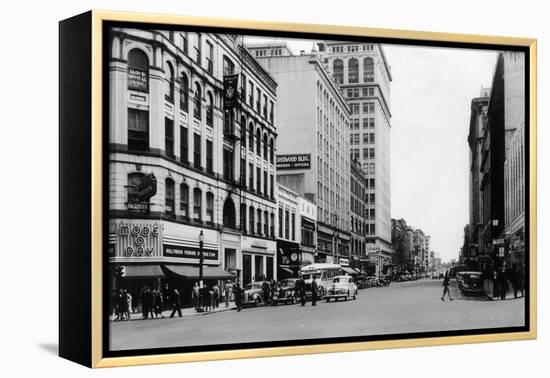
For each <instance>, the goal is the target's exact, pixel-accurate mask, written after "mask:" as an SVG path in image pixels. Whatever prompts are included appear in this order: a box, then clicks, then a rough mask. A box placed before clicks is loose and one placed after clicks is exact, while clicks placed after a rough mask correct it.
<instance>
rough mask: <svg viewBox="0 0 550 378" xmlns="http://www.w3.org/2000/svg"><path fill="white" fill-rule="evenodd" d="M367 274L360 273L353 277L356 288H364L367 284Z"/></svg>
mask: <svg viewBox="0 0 550 378" xmlns="http://www.w3.org/2000/svg"><path fill="white" fill-rule="evenodd" d="M368 278H369V277H368V276H367V275H364V274H363V275H360V276H357V277H355V284H356V285H357V288H358V289H365V288H367V287H369V286H368Z"/></svg>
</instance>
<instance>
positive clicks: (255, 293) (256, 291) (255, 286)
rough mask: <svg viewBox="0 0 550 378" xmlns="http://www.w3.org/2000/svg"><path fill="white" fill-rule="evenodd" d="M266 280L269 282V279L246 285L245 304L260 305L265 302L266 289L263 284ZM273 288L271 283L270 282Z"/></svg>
mask: <svg viewBox="0 0 550 378" xmlns="http://www.w3.org/2000/svg"><path fill="white" fill-rule="evenodd" d="M264 282H267V283H268V284H269V281H256V282H251V283H249V284H248V285H246V286H245V287H244V293H243V306H259V305H262V304H264V303H265V298H264V291H263V290H262V285H263V283H264ZM269 287H270V290H271V284H269Z"/></svg>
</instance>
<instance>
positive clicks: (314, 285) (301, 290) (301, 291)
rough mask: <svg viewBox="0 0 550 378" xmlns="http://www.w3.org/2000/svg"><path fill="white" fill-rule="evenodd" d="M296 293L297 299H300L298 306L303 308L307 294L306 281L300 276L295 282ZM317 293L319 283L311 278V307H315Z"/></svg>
mask: <svg viewBox="0 0 550 378" xmlns="http://www.w3.org/2000/svg"><path fill="white" fill-rule="evenodd" d="M296 292H297V293H298V298H299V299H300V305H301V306H305V305H306V294H307V288H306V281H305V280H304V278H303V277H302V276H300V278H299V279H298V281H296ZM318 293H319V283H318V282H317V277H316V276H313V277H312V280H311V305H312V306H317V300H318V299H319V297H318Z"/></svg>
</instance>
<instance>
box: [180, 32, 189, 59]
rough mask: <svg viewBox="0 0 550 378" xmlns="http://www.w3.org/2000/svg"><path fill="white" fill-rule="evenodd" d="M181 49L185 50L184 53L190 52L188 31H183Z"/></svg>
mask: <svg viewBox="0 0 550 378" xmlns="http://www.w3.org/2000/svg"><path fill="white" fill-rule="evenodd" d="M181 49H182V50H183V53H184V54H187V53H188V39H187V32H184V33H181Z"/></svg>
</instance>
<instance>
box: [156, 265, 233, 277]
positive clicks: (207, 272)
mask: <svg viewBox="0 0 550 378" xmlns="http://www.w3.org/2000/svg"><path fill="white" fill-rule="evenodd" d="M164 267H165V268H166V269H167V270H169V271H170V272H171V273H173V274H176V275H178V276H180V277H183V278H185V279H188V280H198V279H199V275H200V271H199V267H198V266H191V265H165V266H164ZM202 278H203V279H205V280H224V279H231V278H235V276H234V275H233V274H231V273H229V272H226V271H225V270H223V269H220V268H216V267H212V266H207V265H205V266H203V268H202Z"/></svg>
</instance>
